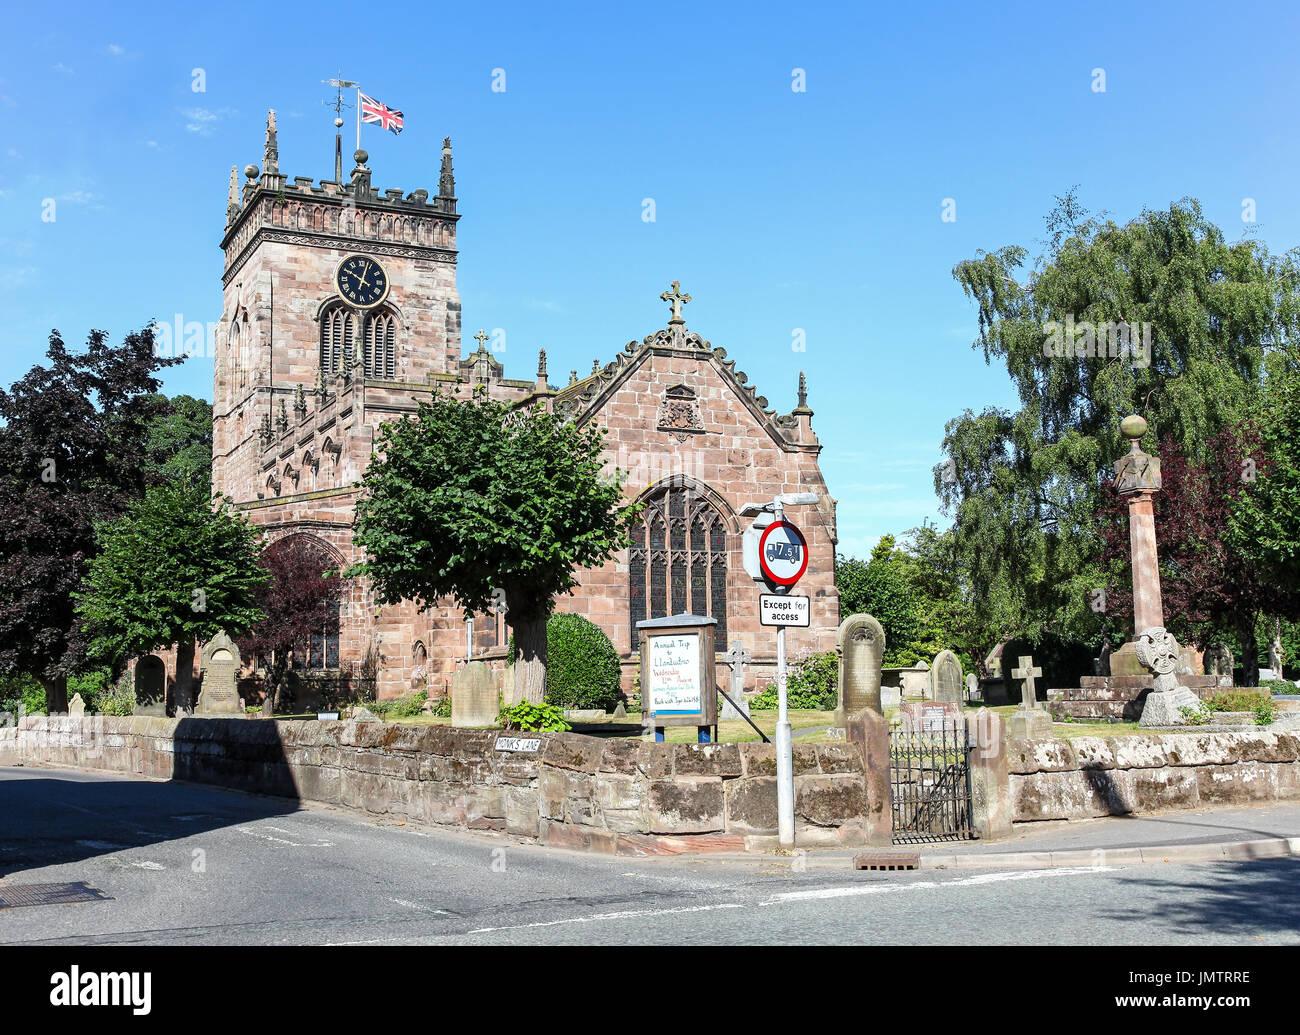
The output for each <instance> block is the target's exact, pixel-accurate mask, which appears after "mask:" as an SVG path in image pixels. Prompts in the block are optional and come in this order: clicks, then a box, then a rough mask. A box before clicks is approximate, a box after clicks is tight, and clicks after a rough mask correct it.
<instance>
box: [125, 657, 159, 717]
mask: <svg viewBox="0 0 1300 1035" xmlns="http://www.w3.org/2000/svg"><path fill="white" fill-rule="evenodd" d="M133 682H134V684H135V707H134V708H132V709H131V714H132V715H157V716H165V715H166V714H167V669H166V667H165V666H164V665H163V661H162V658H160V657H158V655H156V654H146V655H145V656H144V657H143V658H140V659H139V660H137V661H136V663H135V675H134V680H133Z"/></svg>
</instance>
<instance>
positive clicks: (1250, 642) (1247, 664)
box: [1238, 615, 1259, 686]
mask: <svg viewBox="0 0 1300 1035" xmlns="http://www.w3.org/2000/svg"><path fill="white" fill-rule="evenodd" d="M1238 633H1239V635H1240V636H1241V685H1242V686H1259V641H1258V640H1257V639H1255V616H1254V615H1251V616H1250V618H1249V619H1248V620H1246V621H1244V622H1242V623H1241V626H1240V628H1239V629H1238Z"/></svg>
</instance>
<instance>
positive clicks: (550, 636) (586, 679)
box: [509, 614, 622, 712]
mask: <svg viewBox="0 0 1300 1035" xmlns="http://www.w3.org/2000/svg"><path fill="white" fill-rule="evenodd" d="M515 653H516V652H515V638H514V637H513V636H511V637H510V651H509V659H510V663H511V664H512V665H513V664H514V661H515ZM621 676H622V667H621V666H620V665H619V662H618V651H616V650H615V649H614V645H613V644H612V643H611V642H610V640H609V637H608V636H606V635H605V633H604V632H603V631H602V630H601V628H600V626H598V625H595V624H594V623H592V622H590V621H588V620H587V619H586V618H583V617H582V615H571V614H553V615H551V617H550V618H549V619H547V622H546V700H547V702H548V703H549V704H553V705H556V706H557V707H560V708H603V709H604V710H605V711H607V712H612V711H613V710H614V708H615V707H616V706H617V705H618V701H619V698H620V697H621V696H622V694H621V692H620V689H619V687H620V680H621Z"/></svg>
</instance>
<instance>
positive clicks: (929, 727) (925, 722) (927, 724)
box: [899, 701, 962, 733]
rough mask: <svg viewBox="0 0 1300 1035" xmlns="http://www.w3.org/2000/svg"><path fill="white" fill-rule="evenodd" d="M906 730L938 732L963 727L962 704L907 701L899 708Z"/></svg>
mask: <svg viewBox="0 0 1300 1035" xmlns="http://www.w3.org/2000/svg"><path fill="white" fill-rule="evenodd" d="M899 715H900V716H901V718H902V726H903V729H904V731H906V732H908V733H938V732H940V731H941V730H955V729H959V728H961V724H962V715H961V705H960V704H958V703H957V702H955V701H924V702H922V701H906V702H904V703H903V704H902V705H901V706H900V708H899Z"/></svg>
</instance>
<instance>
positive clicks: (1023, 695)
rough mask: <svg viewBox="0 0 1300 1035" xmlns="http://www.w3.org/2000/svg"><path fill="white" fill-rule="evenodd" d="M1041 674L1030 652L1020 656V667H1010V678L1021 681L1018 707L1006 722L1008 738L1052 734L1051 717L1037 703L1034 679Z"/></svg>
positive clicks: (1039, 736)
mask: <svg viewBox="0 0 1300 1035" xmlns="http://www.w3.org/2000/svg"><path fill="white" fill-rule="evenodd" d="M1042 674H1043V670H1042V669H1041V668H1036V667H1035V666H1034V658H1033V655H1032V654H1022V655H1021V656H1020V667H1019V668H1015V669H1012V671H1011V678H1012V679H1017V680H1020V681H1021V686H1022V689H1021V691H1020V707H1019V708H1017V709H1016V711H1015V714H1014V715H1012V716H1011V719H1010V721H1009V722H1008V723H1007V737H1008V739H1010V740H1041V739H1043V738H1045V737H1050V736H1051V735H1052V717H1051V715H1049V714H1048V713H1047V709H1046V708H1044V707H1043V706H1042V704H1040V703H1039V700H1038V687H1037V686H1036V685H1035V680H1036V678H1037V677H1038V676H1041V675H1042Z"/></svg>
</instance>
